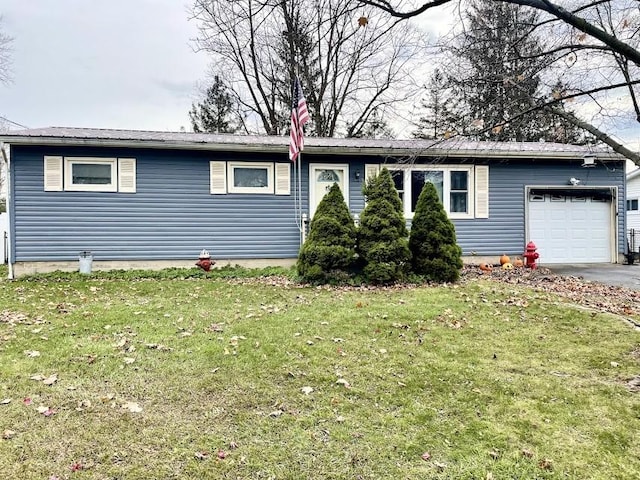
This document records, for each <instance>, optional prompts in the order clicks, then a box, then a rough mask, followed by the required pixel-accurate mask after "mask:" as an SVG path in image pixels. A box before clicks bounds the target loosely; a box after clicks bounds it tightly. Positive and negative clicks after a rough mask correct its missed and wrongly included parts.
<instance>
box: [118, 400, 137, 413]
mask: <svg viewBox="0 0 640 480" xmlns="http://www.w3.org/2000/svg"><path fill="white" fill-rule="evenodd" d="M122 408H123V409H124V410H129V411H130V412H131V413H140V412H142V407H141V406H140V405H138V404H137V403H136V402H125V403H124V404H122Z"/></svg>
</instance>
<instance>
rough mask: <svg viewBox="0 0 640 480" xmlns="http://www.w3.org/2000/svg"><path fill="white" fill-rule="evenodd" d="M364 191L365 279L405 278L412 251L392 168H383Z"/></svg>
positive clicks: (361, 234) (362, 248) (360, 247)
mask: <svg viewBox="0 0 640 480" xmlns="http://www.w3.org/2000/svg"><path fill="white" fill-rule="evenodd" d="M363 193H364V196H365V198H366V200H367V206H366V207H365V209H364V210H363V212H362V215H361V217H360V229H359V230H358V253H359V255H360V258H361V261H362V264H363V270H362V273H363V275H364V277H365V280H366V281H367V282H369V283H374V284H390V283H394V282H398V281H401V280H404V279H405V278H406V275H407V272H408V270H409V267H410V260H411V252H410V251H409V247H408V241H407V235H408V232H407V226H406V222H405V219H404V215H403V213H402V201H401V200H400V197H399V196H398V192H397V191H396V189H395V185H394V183H393V179H392V178H391V174H390V173H389V171H388V170H387V169H386V168H383V169H382V171H381V172H380V174H378V175H377V176H376V177H375V178H372V179H371V180H369V182H367V184H366V186H365V187H364V189H363Z"/></svg>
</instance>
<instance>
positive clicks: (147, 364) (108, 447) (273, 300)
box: [0, 272, 640, 480]
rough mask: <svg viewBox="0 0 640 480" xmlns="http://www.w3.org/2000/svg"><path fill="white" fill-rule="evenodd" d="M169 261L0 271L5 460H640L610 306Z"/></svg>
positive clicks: (633, 400)
mask: <svg viewBox="0 0 640 480" xmlns="http://www.w3.org/2000/svg"><path fill="white" fill-rule="evenodd" d="M266 274H267V273H265V275H266ZM122 275H123V276H124V274H122ZM173 276H174V275H168V276H164V277H163V276H162V275H161V276H158V278H153V279H145V278H142V275H137V276H136V275H131V277H130V278H119V277H118V275H111V276H109V275H106V276H100V275H95V276H90V277H82V276H80V275H58V276H55V275H52V276H48V277H47V278H45V279H39V280H37V279H35V278H32V279H31V280H30V281H13V282H8V281H3V282H0V312H4V313H0V358H1V360H2V362H1V364H0V401H2V400H3V399H9V400H11V401H10V402H9V403H6V404H0V431H6V430H11V431H12V432H14V433H13V434H9V435H8V436H10V437H12V438H9V439H0V472H2V478H9V479H26V480H31V479H39V480H40V479H49V478H56V477H57V478H59V479H75V478H78V479H101V480H103V479H104V480H106V479H127V480H129V479H150V478H158V479H207V478H211V479H222V478H224V479H306V478H322V479H325V478H326V479H342V478H344V479H379V478H389V479H424V478H442V479H445V478H446V479H452V478H455V479H458V478H464V479H482V480H484V479H487V478H494V479H503V478H509V479H534V478H536V479H547V478H563V479H565V478H575V479H583V478H601V479H613V478H620V479H628V478H637V477H638V476H640V441H639V440H640V438H639V435H638V432H640V402H639V397H638V395H639V394H638V393H635V392H632V391H630V390H629V388H628V387H627V382H628V380H629V379H631V378H633V377H635V376H637V375H639V374H640V363H639V356H640V355H639V353H640V348H639V343H640V342H639V339H640V334H639V333H638V332H637V331H635V330H633V329H632V328H631V327H629V326H628V325H627V324H625V323H624V322H622V321H621V320H619V319H618V318H616V317H613V316H610V315H607V314H599V313H598V314H594V313H591V312H588V311H583V310H579V309H574V308H572V307H570V306H562V305H558V302H559V300H558V298H555V297H550V296H549V295H548V294H540V293H535V292H533V291H531V290H526V289H522V288H516V287H513V286H507V285H503V284H498V283H494V282H487V281H477V282H472V283H468V284H463V285H458V286H454V287H420V288H407V289H402V288H389V289H376V290H368V289H328V288H313V287H300V286H297V285H295V284H292V283H289V282H285V281H282V280H279V279H276V278H274V280H272V281H269V280H266V281H265V280H263V281H254V280H251V279H248V278H247V277H249V276H250V275H248V274H246V272H244V273H241V274H239V275H234V274H232V272H230V273H229V275H227V277H229V278H219V277H207V278H205V277H203V276H202V275H193V276H192V275H175V278H171V277H173ZM234 276H235V277H237V278H235V279H233V278H231V277H234ZM34 351H37V352H39V354H40V355H39V356H29V353H31V355H33V352H34ZM132 359H133V360H132ZM612 362H613V363H612ZM54 373H55V374H57V378H58V379H57V381H56V382H55V383H54V384H53V385H45V384H44V383H43V382H42V381H38V380H33V379H31V378H30V377H32V376H34V375H41V376H43V377H49V376H51V375H52V374H54ZM341 379H342V380H343V381H344V382H347V383H348V385H345V384H344V383H337V382H338V381H339V380H341ZM304 387H311V388H312V389H313V391H312V392H311V393H304V392H303V390H302V389H303V388H304ZM25 398H30V399H31V401H32V403H31V404H30V405H25V402H24V399H25ZM127 402H133V403H135V404H137V405H139V406H140V408H142V411H141V412H137V413H136V412H131V411H129V410H128V409H127V408H123V405H125V406H126V405H129V406H131V404H127ZM38 407H51V408H52V409H54V410H55V411H56V413H55V414H53V415H50V416H45V415H43V414H41V413H39V412H38V410H37V409H38ZM5 433H6V432H5ZM219 451H223V452H225V454H226V456H225V458H222V459H221V458H218V456H217V454H218V452H219ZM425 452H428V453H429V455H430V458H429V459H427V460H424V459H422V458H421V457H422V455H423V454H424V453H425ZM73 465H80V466H81V467H82V469H79V470H77V468H79V467H78V466H76V471H73V470H74V469H73V468H72V467H73Z"/></svg>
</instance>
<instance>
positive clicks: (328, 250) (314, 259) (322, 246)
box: [297, 183, 356, 283]
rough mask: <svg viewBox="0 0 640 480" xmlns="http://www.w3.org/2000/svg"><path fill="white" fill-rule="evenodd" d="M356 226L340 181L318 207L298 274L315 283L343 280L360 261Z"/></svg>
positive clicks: (298, 264) (301, 255)
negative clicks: (356, 261)
mask: <svg viewBox="0 0 640 480" xmlns="http://www.w3.org/2000/svg"><path fill="white" fill-rule="evenodd" d="M355 247H356V227H355V225H354V223H353V218H351V214H350V213H349V208H348V207H347V204H346V203H345V201H344V197H343V196H342V192H341V191H340V187H338V184H336V183H334V184H333V186H332V187H331V189H330V190H329V192H327V194H326V195H325V196H324V197H323V198H322V200H321V201H320V204H319V205H318V208H317V209H316V212H315V214H314V215H313V219H312V220H311V225H310V227H309V236H308V238H307V240H306V241H305V242H304V245H303V246H302V249H301V250H300V255H299V256H298V263H297V268H298V274H299V275H300V277H302V279H303V280H305V281H308V282H312V283H327V282H334V281H337V282H342V281H345V280H347V279H348V278H349V276H350V274H351V273H352V271H353V268H354V265H355V260H356V250H355Z"/></svg>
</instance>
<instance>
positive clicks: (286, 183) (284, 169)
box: [276, 163, 291, 195]
mask: <svg viewBox="0 0 640 480" xmlns="http://www.w3.org/2000/svg"><path fill="white" fill-rule="evenodd" d="M290 194H291V164H290V163H276V195H290Z"/></svg>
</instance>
